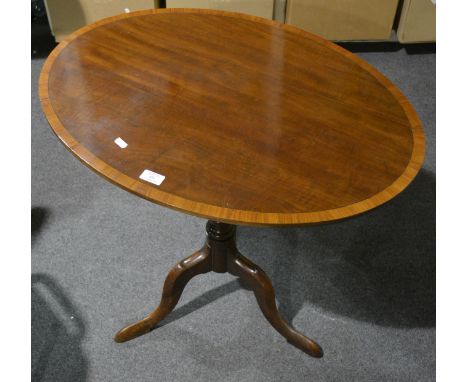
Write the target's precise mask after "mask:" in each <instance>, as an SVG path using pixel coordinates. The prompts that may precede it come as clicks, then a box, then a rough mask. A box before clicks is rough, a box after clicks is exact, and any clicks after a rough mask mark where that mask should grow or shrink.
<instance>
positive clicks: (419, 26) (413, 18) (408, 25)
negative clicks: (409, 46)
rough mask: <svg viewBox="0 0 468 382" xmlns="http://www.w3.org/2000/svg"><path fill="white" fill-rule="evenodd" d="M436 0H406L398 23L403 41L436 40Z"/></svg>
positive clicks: (399, 33) (399, 39)
mask: <svg viewBox="0 0 468 382" xmlns="http://www.w3.org/2000/svg"><path fill="white" fill-rule="evenodd" d="M434 3H435V0H434V1H432V0H404V2H403V7H402V9H401V16H400V21H399V23H398V31H397V36H398V41H400V42H401V43H412V42H433V41H435V40H436V5H435V4H434Z"/></svg>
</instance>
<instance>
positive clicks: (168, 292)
mask: <svg viewBox="0 0 468 382" xmlns="http://www.w3.org/2000/svg"><path fill="white" fill-rule="evenodd" d="M209 271H211V256H210V254H209V251H208V250H207V248H206V247H203V248H202V249H201V250H200V251H198V252H195V253H194V254H193V255H191V256H189V257H187V258H186V259H184V260H182V261H181V262H179V263H178V264H177V265H176V266H175V267H174V268H172V270H171V271H170V272H169V274H168V275H167V277H166V281H165V282H164V288H163V293H162V297H161V302H160V303H159V306H158V308H157V309H156V310H155V311H154V312H153V313H151V314H150V315H149V316H147V317H146V318H144V319H143V320H141V321H138V322H136V323H134V324H132V325H129V326H127V327H125V328H123V329H122V330H120V331H119V332H118V333H117V334H116V335H115V338H114V339H115V341H116V342H125V341H129V340H131V339H133V338H135V337H138V336H141V335H143V334H145V333H148V332H150V331H151V330H153V329H154V328H155V327H156V325H157V324H158V323H159V322H161V321H162V320H163V319H164V318H165V317H166V316H167V315H168V314H169V313H170V312H172V310H173V309H174V307H175V306H176V305H177V302H178V301H179V298H180V296H181V294H182V291H183V290H184V288H185V286H186V285H187V283H188V282H189V281H190V279H192V278H193V277H195V276H196V275H199V274H202V273H207V272H209Z"/></svg>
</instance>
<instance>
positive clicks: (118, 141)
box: [114, 137, 128, 149]
mask: <svg viewBox="0 0 468 382" xmlns="http://www.w3.org/2000/svg"><path fill="white" fill-rule="evenodd" d="M114 143H115V144H116V145H117V146H119V147H120V148H122V149H124V148H125V147H127V146H128V144H127V142H125V141H124V140H123V139H122V138H120V137H118V138H117V139H116V140H115V141H114Z"/></svg>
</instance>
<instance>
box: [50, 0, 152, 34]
mask: <svg viewBox="0 0 468 382" xmlns="http://www.w3.org/2000/svg"><path fill="white" fill-rule="evenodd" d="M158 4H159V0H45V5H46V9H47V16H48V18H49V25H50V29H51V30H52V34H53V35H54V36H55V41H57V42H60V41H62V40H63V39H64V38H65V37H67V36H68V35H69V34H70V33H73V32H74V31H76V30H77V29H79V28H81V27H83V26H85V25H86V24H90V23H93V22H95V21H97V20H100V19H103V18H105V17H109V16H114V15H118V14H119V13H124V12H125V11H126V9H128V10H129V11H137V10H140V9H150V8H155V7H156V8H157V7H158Z"/></svg>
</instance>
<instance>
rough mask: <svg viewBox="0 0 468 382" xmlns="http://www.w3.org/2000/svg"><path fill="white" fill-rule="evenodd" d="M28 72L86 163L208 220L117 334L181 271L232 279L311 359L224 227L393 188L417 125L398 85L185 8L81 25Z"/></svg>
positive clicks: (181, 278)
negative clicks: (196, 245) (202, 234)
mask: <svg viewBox="0 0 468 382" xmlns="http://www.w3.org/2000/svg"><path fill="white" fill-rule="evenodd" d="M39 81H40V84H39V93H40V98H41V102H42V106H43V109H44V112H45V115H46V117H47V119H48V121H49V123H50V125H51V127H52V129H53V131H54V132H55V133H56V135H57V136H58V137H59V138H60V140H61V141H62V142H63V143H64V144H65V145H66V146H67V148H68V149H70V150H71V152H72V153H73V154H74V155H75V156H77V157H78V158H79V159H80V160H81V161H82V162H83V163H84V164H86V165H87V166H89V167H90V168H91V169H92V170H94V171H95V172H97V173H98V174H99V175H102V176H103V177H105V178H106V179H108V180H109V181H111V182H112V183H114V184H116V185H117V186H120V187H122V188H124V189H126V190H128V191H130V192H132V193H134V194H136V195H137V196H140V197H142V198H145V199H148V200H150V201H152V202H155V203H158V204H161V205H163V206H167V207H170V208H174V209H176V210H179V211H182V212H185V213H189V214H193V215H197V216H201V217H204V218H207V219H209V221H208V224H207V228H206V236H207V237H206V244H205V245H204V247H203V248H202V249H200V250H199V251H197V252H195V253H194V254H193V255H192V256H189V257H187V258H186V259H184V260H182V261H180V262H179V263H178V264H177V265H176V266H175V267H174V268H173V269H172V270H171V271H170V272H169V274H168V276H167V279H166V281H165V283H164V287H163V293H162V298H161V302H160V305H159V307H158V308H157V309H156V310H155V311H154V312H152V313H151V314H149V315H148V316H147V317H146V318H144V319H143V320H141V321H139V322H136V323H135V324H133V325H130V326H127V327H126V328H124V329H122V330H121V331H119V332H118V333H117V335H116V336H115V340H116V341H117V342H124V341H128V340H130V339H133V338H135V337H137V336H140V335H142V334H145V333H147V332H149V331H151V330H152V329H154V328H155V327H156V325H157V324H158V323H159V322H160V321H161V320H163V319H164V318H165V317H166V316H167V315H168V314H169V313H170V312H171V311H172V309H173V308H174V307H175V305H176V304H177V301H178V300H179V298H180V296H181V294H182V291H183V289H184V287H185V286H186V284H187V283H188V282H189V280H190V279H191V278H192V277H194V276H196V275H198V274H201V273H206V272H210V271H213V272H218V273H224V272H229V273H231V274H233V275H235V276H238V277H240V278H241V279H243V280H244V281H245V282H246V283H247V284H248V285H249V286H250V287H251V288H252V290H253V292H254V293H255V297H256V298H257V301H258V304H259V306H260V309H261V310H262V312H263V314H264V315H265V317H266V319H267V320H268V321H269V322H270V323H271V325H272V326H273V327H274V328H275V329H276V330H277V331H278V332H279V333H280V334H281V335H283V336H284V337H285V338H286V339H287V341H288V342H290V343H291V344H292V345H294V346H296V347H298V348H299V349H301V350H303V351H304V352H306V353H308V354H310V355H312V356H315V357H320V356H322V354H323V352H322V349H321V347H320V346H319V345H318V344H317V343H315V342H314V341H313V340H311V339H309V338H307V337H306V336H304V335H302V334H300V333H299V332H297V331H296V330H294V329H293V328H291V326H290V325H289V324H288V323H286V322H285V321H284V320H283V319H282V318H281V316H280V314H279V313H278V310H277V307H276V303H275V295H274V290H273V286H272V284H271V282H270V280H269V278H268V276H267V275H266V274H265V272H264V271H263V270H262V269H261V268H260V267H258V266H257V265H255V264H253V263H252V262H251V261H250V260H248V259H247V258H246V257H244V256H243V255H241V254H240V253H239V251H238V250H237V248H236V242H235V231H236V225H239V224H244V225H260V226H273V225H283V226H287V225H297V224H319V223H325V222H331V221H337V220H341V219H345V218H348V217H351V216H355V215H358V214H361V213H363V212H366V211H369V210H371V209H373V208H375V207H377V206H379V205H381V204H383V203H385V202H387V201H388V200H390V199H391V198H393V197H394V196H395V195H397V194H398V193H400V192H401V191H402V190H403V189H404V188H405V187H406V186H408V184H409V183H410V182H411V181H412V179H413V178H414V177H415V175H416V174H417V172H418V171H419V169H420V167H421V164H422V161H423V157H424V134H423V129H422V126H421V122H420V120H419V118H418V116H417V115H416V113H415V111H414V109H413V107H412V106H411V105H410V103H409V102H408V100H407V99H406V97H405V96H404V95H403V94H402V93H401V92H400V90H398V89H397V88H396V87H395V86H394V85H393V84H392V83H391V82H390V81H389V80H388V79H387V78H386V77H384V76H383V75H382V74H381V73H379V72H378V71H377V70H376V69H375V68H373V67H372V66H371V65H369V64H368V63H366V62H365V61H363V60H361V59H360V58H358V57H357V56H355V55H353V54H352V53H349V52H348V51H346V50H344V49H342V48H340V47H339V46H337V45H335V44H333V43H331V42H329V41H326V40H324V39H322V38H320V37H317V36H314V35H312V34H310V33H307V32H304V31H302V30H300V29H298V28H295V27H293V26H290V25H283V24H281V23H278V22H276V21H271V20H265V19H262V18H258V17H253V16H247V15H242V14H236V13H230V12H221V11H211V10H210V11H209V10H191V9H177V10H175V9H162V10H147V11H140V12H133V13H129V14H123V15H119V16H115V17H111V18H107V19H104V20H101V21H98V22H97V23H94V24H91V25H88V26H86V27H84V28H82V29H80V30H78V31H77V32H75V33H74V34H72V35H71V36H70V37H69V38H67V39H66V40H65V41H63V42H62V43H61V44H60V45H58V46H57V48H56V49H55V50H54V51H53V52H52V53H51V54H50V56H49V58H48V59H47V61H46V63H45V65H44V68H43V70H42V73H41V77H40V80H39ZM285 256H287V255H285ZM293 276H294V275H292V277H293Z"/></svg>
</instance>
